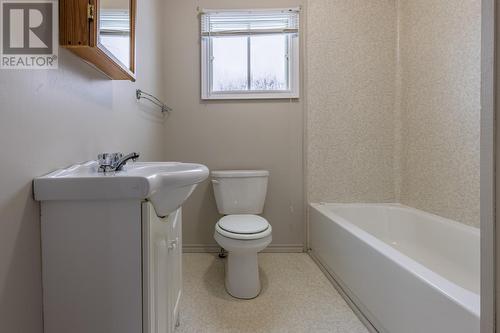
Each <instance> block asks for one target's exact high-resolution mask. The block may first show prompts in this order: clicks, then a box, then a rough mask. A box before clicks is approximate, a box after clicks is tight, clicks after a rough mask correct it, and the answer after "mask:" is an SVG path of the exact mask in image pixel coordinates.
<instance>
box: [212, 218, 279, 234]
mask: <svg viewBox="0 0 500 333" xmlns="http://www.w3.org/2000/svg"><path fill="white" fill-rule="evenodd" d="M215 230H216V231H217V232H218V233H219V234H221V235H222V236H225V237H228V238H231V239H241V240H250V239H260V238H264V237H266V236H268V235H270V234H271V231H272V228H271V225H270V224H269V222H267V220H266V219H265V218H263V217H262V216H258V215H250V214H234V215H226V216H224V217H222V218H221V219H220V220H219V221H218V222H217V224H216V225H215Z"/></svg>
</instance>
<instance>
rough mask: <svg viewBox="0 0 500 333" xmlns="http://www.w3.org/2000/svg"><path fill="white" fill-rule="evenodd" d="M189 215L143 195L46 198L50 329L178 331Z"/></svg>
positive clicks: (58, 332)
mask: <svg viewBox="0 0 500 333" xmlns="http://www.w3.org/2000/svg"><path fill="white" fill-rule="evenodd" d="M181 215H182V214H181V208H179V209H177V210H176V211H174V212H172V213H170V214H169V215H168V216H166V217H163V218H161V217H158V216H157V215H156V212H155V209H154V208H153V206H152V204H151V203H150V202H148V201H140V200H128V199H127V200H96V201H92V200H65V201H59V200H54V201H42V203H41V231H42V266H43V267H42V272H43V303H44V304H43V305H44V310H43V311H44V332H45V333H68V332H71V333H171V332H173V330H174V329H175V325H176V322H177V320H178V313H179V302H180V297H181V285H182V272H181V270H182V267H181V265H182V264H181V258H182V257H181V253H182V241H181V238H182V234H181V232H182V218H181Z"/></svg>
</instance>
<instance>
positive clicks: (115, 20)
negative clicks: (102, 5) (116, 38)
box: [99, 9, 130, 35]
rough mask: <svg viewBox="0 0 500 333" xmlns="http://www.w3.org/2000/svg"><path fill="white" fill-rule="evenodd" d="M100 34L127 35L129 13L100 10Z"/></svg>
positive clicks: (128, 31) (128, 30)
mask: <svg viewBox="0 0 500 333" xmlns="http://www.w3.org/2000/svg"><path fill="white" fill-rule="evenodd" d="M99 16H100V17H99V20H100V27H99V32H100V33H101V34H110V35H111V34H119V35H123V34H127V35H128V34H129V33H130V13H129V11H126V10H113V9H101V13H100V14H99Z"/></svg>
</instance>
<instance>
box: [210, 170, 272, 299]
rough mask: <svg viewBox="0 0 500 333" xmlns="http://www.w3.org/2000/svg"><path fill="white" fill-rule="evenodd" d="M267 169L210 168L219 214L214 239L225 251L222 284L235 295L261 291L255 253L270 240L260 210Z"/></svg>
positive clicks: (241, 296)
mask: <svg viewBox="0 0 500 333" xmlns="http://www.w3.org/2000/svg"><path fill="white" fill-rule="evenodd" d="M268 177H269V172H268V171H264V170H228V171H213V172H212V183H213V186H214V193H215V199H216V202H217V208H218V210H219V212H220V213H221V214H224V215H225V216H224V217H222V218H221V219H220V220H219V221H218V222H217V224H216V225H215V232H214V238H215V240H216V242H217V243H218V244H219V245H220V246H221V247H222V248H224V249H225V250H226V251H227V252H228V255H227V259H226V264H225V286H226V290H227V292H228V293H229V294H230V295H232V296H234V297H237V298H243V299H250V298H254V297H257V296H258V295H259V293H260V290H261V284H260V278H259V265H258V260H257V253H258V252H260V251H262V250H264V249H265V248H266V247H267V246H268V245H269V243H271V240H272V235H271V233H272V227H271V225H270V224H269V222H268V221H267V220H266V219H265V218H263V217H261V216H259V215H257V214H260V213H262V210H263V207H264V201H265V197H266V192H267V179H268Z"/></svg>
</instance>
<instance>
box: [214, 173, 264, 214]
mask: <svg viewBox="0 0 500 333" xmlns="http://www.w3.org/2000/svg"><path fill="white" fill-rule="evenodd" d="M211 175H212V184H213V188H214V194H215V200H216V202H217V209H218V210H219V213H221V214H224V215H229V214H261V213H262V211H263V209H264V201H265V200H266V193H267V180H268V178H269V171H266V170H219V171H212V173H211Z"/></svg>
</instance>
